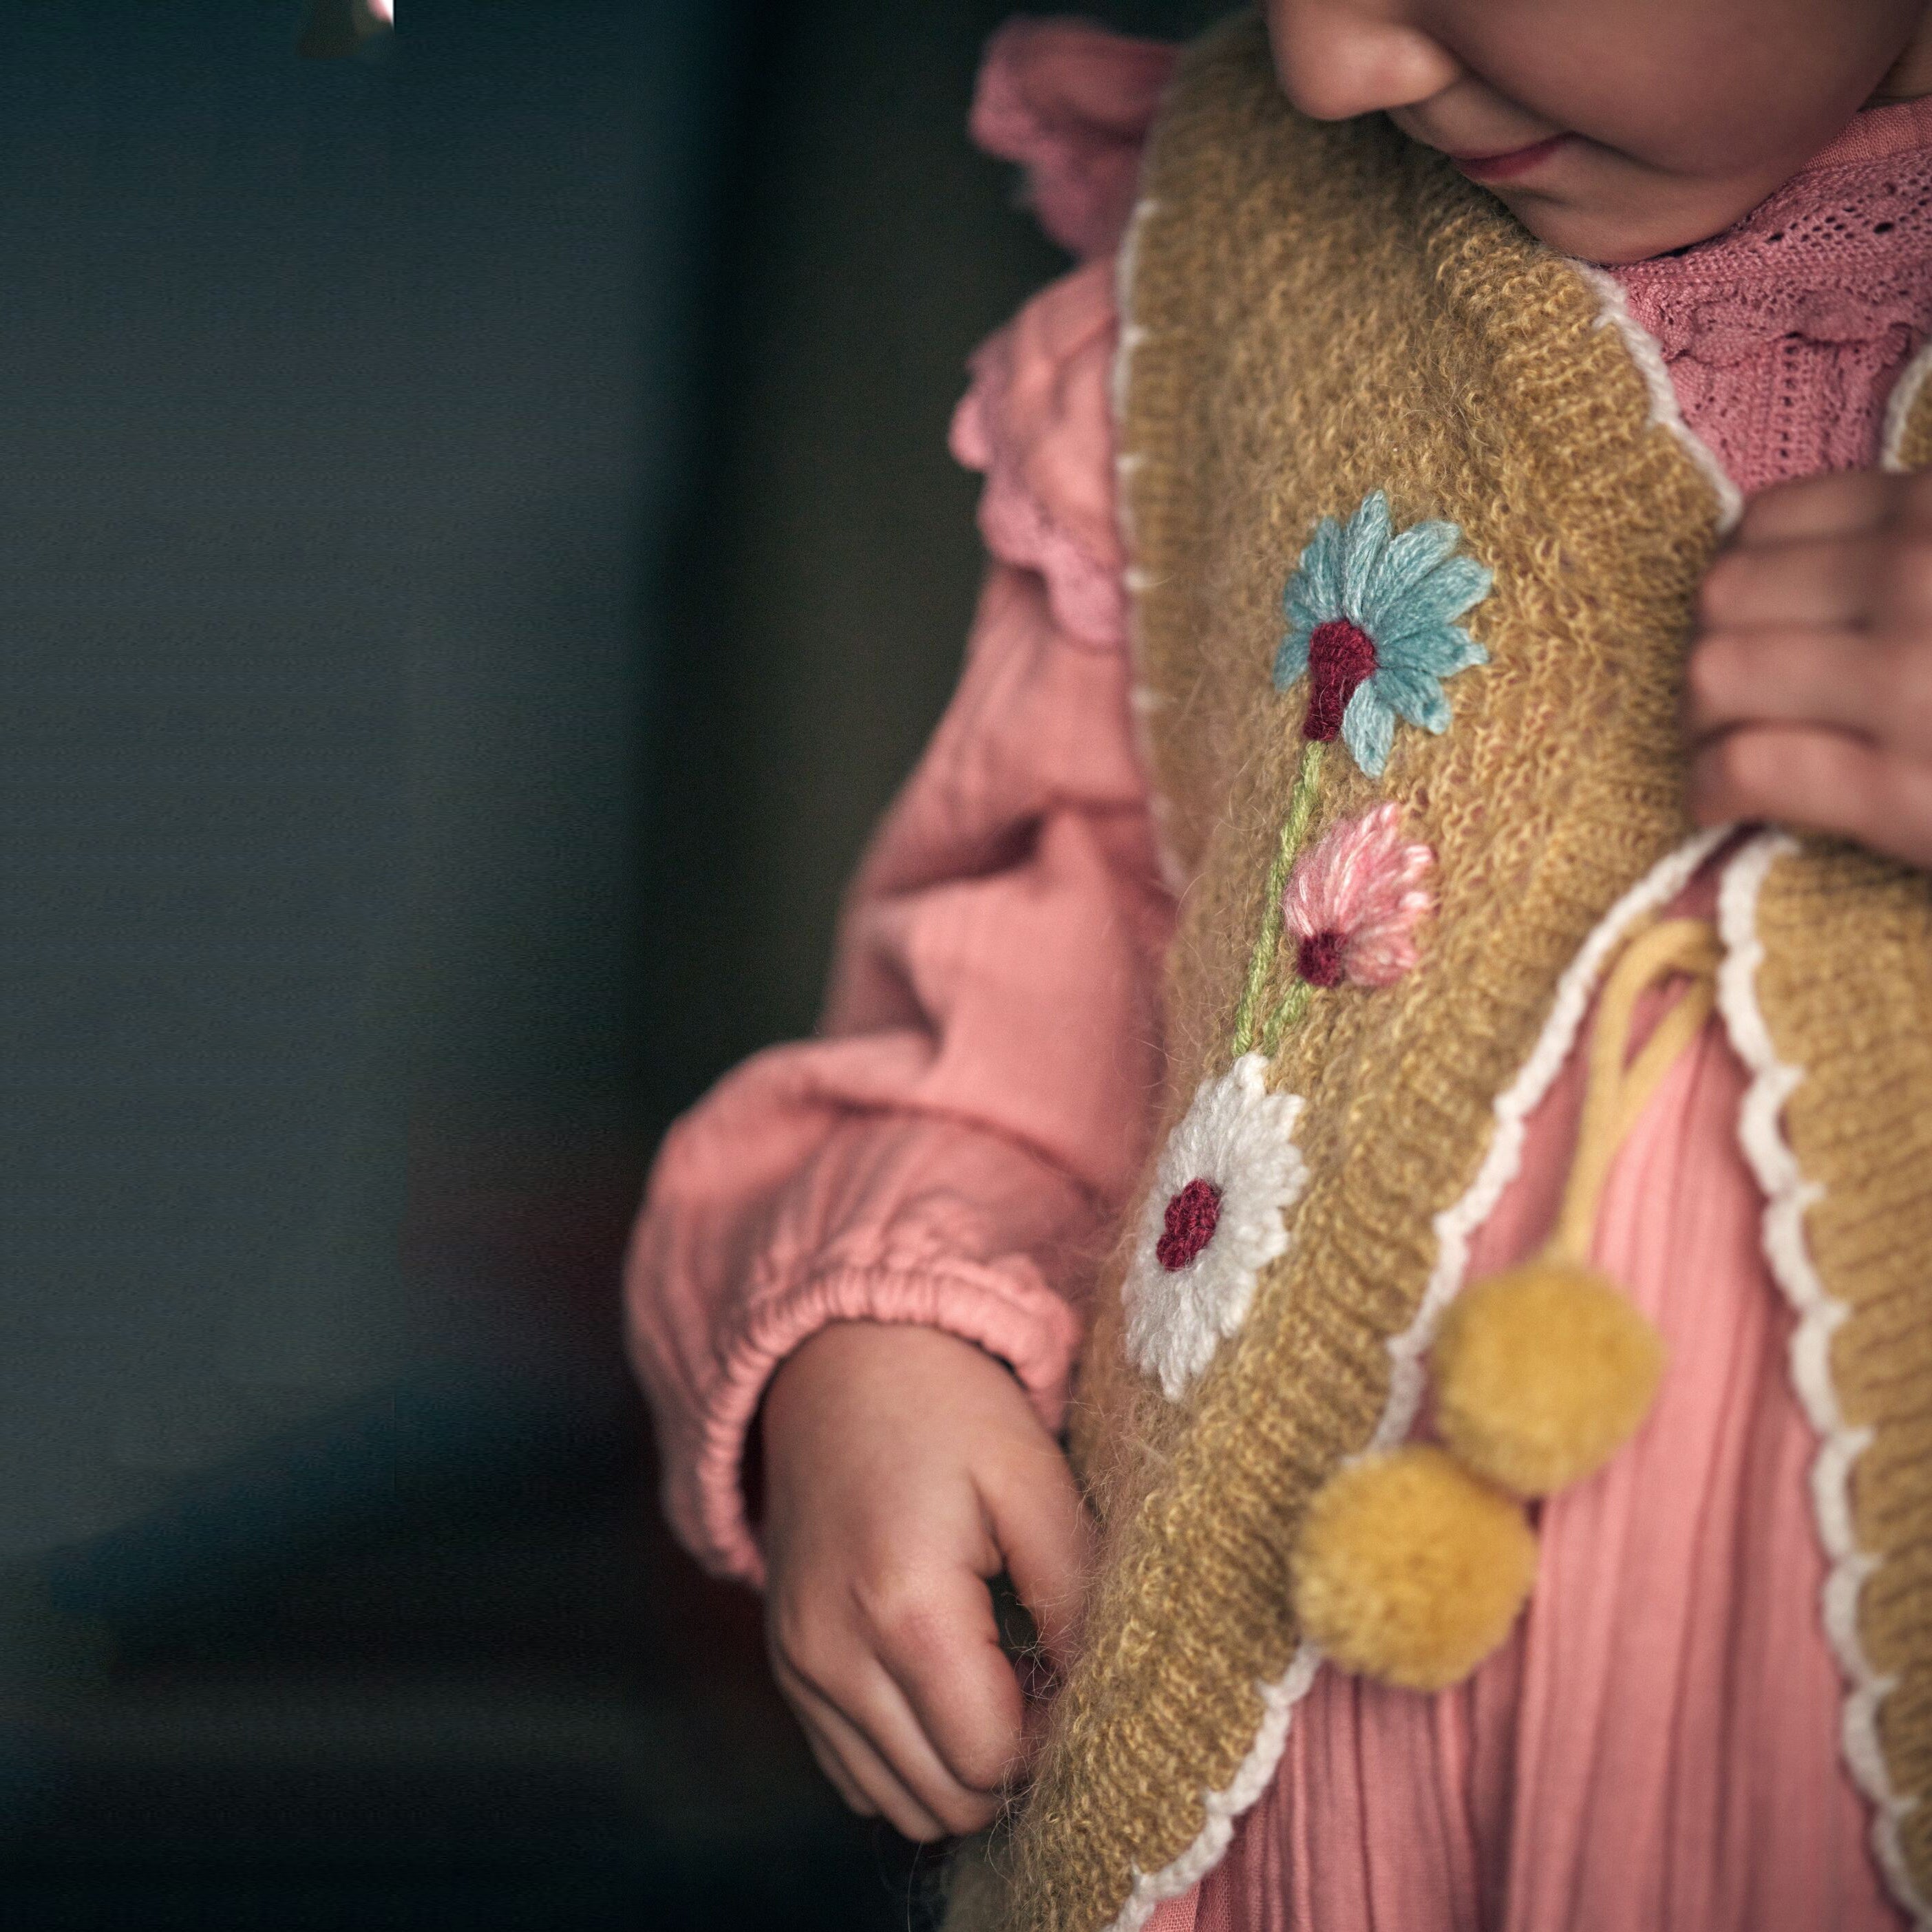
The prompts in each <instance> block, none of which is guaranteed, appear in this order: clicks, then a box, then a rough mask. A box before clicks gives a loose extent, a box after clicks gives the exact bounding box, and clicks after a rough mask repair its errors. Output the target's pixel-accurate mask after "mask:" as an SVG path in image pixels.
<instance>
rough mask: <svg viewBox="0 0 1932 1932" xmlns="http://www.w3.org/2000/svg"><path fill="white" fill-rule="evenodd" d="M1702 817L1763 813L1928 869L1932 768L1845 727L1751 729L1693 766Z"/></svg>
mask: <svg viewBox="0 0 1932 1932" xmlns="http://www.w3.org/2000/svg"><path fill="white" fill-rule="evenodd" d="M1691 809H1692V811H1693V813H1694V815H1695V816H1696V817H1697V819H1698V820H1699V821H1700V823H1703V824H1707V825H1715V824H1721V823H1727V822H1728V821H1730V820H1736V819H1769V820H1772V821H1774V822H1775V823H1778V824H1781V825H1787V826H1792V827H1793V828H1794V829H1799V830H1802V831H1807V832H1828V833H1831V834H1833V835H1836V836H1838V837H1840V838H1852V839H1855V840H1856V841H1858V843H1859V844H1861V845H1867V846H1870V847H1871V848H1872V850H1874V851H1877V852H1882V853H1885V854H1886V855H1887V856H1889V857H1891V858H1894V859H1903V860H1904V861H1905V862H1906V864H1908V865H1932V764H1926V763H1919V762H1918V761H1915V760H1911V759H1908V758H1905V757H1900V755H1899V754H1897V753H1896V752H1894V751H1885V750H1884V749H1882V748H1880V747H1879V746H1877V745H1871V744H1869V743H1867V742H1865V741H1864V740H1863V739H1858V738H1854V737H1852V736H1849V735H1848V734H1846V733H1844V732H1842V731H1826V730H1808V729H1805V728H1803V727H1794V726H1791V725H1758V726H1748V727H1745V729H1743V730H1736V731H1730V732H1727V733H1724V735H1723V736H1721V737H1718V738H1715V739H1712V740H1711V741H1710V742H1709V743H1707V744H1706V745H1704V746H1703V747H1702V748H1700V750H1699V751H1697V754H1696V755H1695V756H1694V757H1693V759H1692V760H1691Z"/></svg>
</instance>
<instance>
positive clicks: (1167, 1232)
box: [1154, 1181, 1221, 1274]
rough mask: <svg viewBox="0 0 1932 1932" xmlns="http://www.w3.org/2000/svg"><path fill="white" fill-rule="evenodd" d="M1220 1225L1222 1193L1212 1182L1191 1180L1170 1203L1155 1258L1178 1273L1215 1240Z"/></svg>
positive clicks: (1171, 1272) (1156, 1246)
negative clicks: (1215, 1233)
mask: <svg viewBox="0 0 1932 1932" xmlns="http://www.w3.org/2000/svg"><path fill="white" fill-rule="evenodd" d="M1220 1223H1221V1190H1220V1189H1219V1188H1218V1187H1216V1186H1215V1185H1214V1183H1213V1182H1212V1181H1190V1182H1189V1183H1188V1184H1187V1186H1186V1187H1184V1188H1183V1189H1182V1190H1181V1192H1180V1193H1178V1194H1177V1195H1175V1196H1174V1198H1173V1199H1172V1200H1171V1201H1169V1202H1168V1204H1167V1217H1166V1225H1165V1226H1164V1227H1163V1229H1162V1232H1161V1237H1160V1240H1159V1241H1157V1242H1156V1243H1155V1244H1154V1259H1155V1260H1156V1261H1157V1262H1160V1265H1161V1266H1162V1267H1163V1268H1166V1270H1167V1271H1168V1273H1169V1274H1178V1273H1179V1272H1180V1271H1181V1269H1183V1268H1185V1267H1187V1265H1188V1263H1189V1262H1191V1261H1193V1259H1194V1258H1195V1256H1197V1255H1198V1254H1199V1253H1200V1252H1201V1250H1202V1249H1203V1248H1205V1247H1206V1246H1207V1245H1208V1243H1209V1242H1210V1241H1212V1240H1213V1239H1214V1230H1215V1229H1217V1227H1219V1226H1220Z"/></svg>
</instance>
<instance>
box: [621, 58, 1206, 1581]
mask: <svg viewBox="0 0 1932 1932" xmlns="http://www.w3.org/2000/svg"><path fill="white" fill-rule="evenodd" d="M1171 59H1172V56H1171V55H1170V54H1169V52H1168V50H1167V49H1150V48H1148V47H1147V46H1145V44H1142V43H1124V42H1121V41H1120V40H1117V39H1115V38H1114V37H1112V36H1110V35H1107V34H1103V33H1100V31H1098V30H1096V29H1093V28H1076V27H1071V26H1063V25H1059V24H1057V23H1024V24H1022V25H1021V26H1018V27H1014V28H1007V29H1006V30H1005V31H1004V32H1003V33H1002V34H1001V35H1000V36H998V37H997V38H996V39H995V41H994V43H993V44H992V47H991V48H990V49H989V56H988V65H987V68H986V71H985V72H984V73H983V75H982V77H981V83H980V93H979V96H978V100H977V104H976V106H975V109H974V129H975V132H976V133H977V134H978V135H979V136H980V138H981V139H983V141H984V142H986V144H987V145H991V146H992V147H993V148H994V149H995V151H997V152H999V153H1001V154H1006V155H1007V156H1009V157H1013V158H1017V159H1020V160H1024V161H1025V162H1027V163H1028V164H1029V165H1030V166H1031V171H1032V179H1033V184H1034V193H1035V196H1036V199H1037V201H1038V202H1039V204H1040V207H1041V208H1042V211H1043V214H1046V217H1047V218H1048V220H1049V225H1050V226H1052V227H1053V228H1054V229H1055V232H1056V233H1059V234H1061V236H1062V239H1068V240H1070V241H1077V242H1078V244H1079V245H1080V246H1082V247H1090V246H1091V247H1105V246H1112V245H1114V244H1115V242H1118V233H1119V229H1120V226H1121V223H1122V222H1124V219H1125V216H1126V213H1127V206H1128V204H1129V201H1130V196H1131V192H1132V168H1133V161H1134V159H1135V158H1136V157H1137V155H1138V151H1139V142H1140V140H1141V138H1142V136H1144V134H1145V129H1146V126H1147V124H1148V120H1149V118H1151V113H1152V111H1153V107H1154V102H1155V99H1156V98H1157V95H1158V92H1159V89H1158V87H1157V86H1152V85H1151V80H1150V77H1151V76H1153V75H1154V74H1155V73H1156V72H1157V71H1158V73H1159V75H1160V79H1162V80H1164V79H1165V77H1166V71H1167V68H1168V66H1169V65H1171ZM1104 210H1115V212H1114V213H1112V214H1103V211H1104ZM1109 223H1111V224H1112V226H1111V232H1109ZM1115 332H1116V323H1115V309H1114V303H1113V296H1112V281H1111V278H1110V276H1109V274H1108V273H1107V272H1106V264H1105V263H1094V264H1092V265H1090V266H1088V267H1087V268H1085V269H1080V270H1078V271H1076V272H1075V273H1074V274H1073V275H1070V276H1069V277H1068V278H1066V279H1065V280H1064V281H1061V282H1060V283H1058V284H1055V286H1054V287H1052V288H1050V289H1049V290H1047V291H1046V293H1044V294H1043V295H1042V296H1039V297H1037V298H1036V299H1035V300H1034V302H1032V303H1031V304H1030V305H1028V308H1026V309H1025V311H1023V312H1022V314H1021V315H1020V316H1019V318H1018V319H1017V320H1016V321H1015V322H1014V323H1013V324H1011V325H1010V326H1009V327H1008V328H1007V329H1005V330H1004V331H1002V332H1001V334H1000V335H998V336H996V337H995V338H994V339H993V340H992V341H991V342H989V344H987V345H986V347H984V348H983V350H980V353H979V354H978V356H977V357H976V358H975V359H974V365H973V370H974V380H973V385H972V388H971V392H970V393H969V395H968V397H967V398H966V400H965V402H964V403H963V404H962V405H961V407H960V410H959V415H958V416H957V418H956V421H955V423H954V428H953V448H954V450H955V452H956V454H957V455H959V458H961V460H962V461H964V462H965V463H968V464H969V465H971V466H974V467H975V468H977V469H982V470H984V471H985V472H986V475H987V483H986V490H985V493H984V495H983V499H982V505H981V512H980V523H981V527H982V529H983V531H984V532H985V535H986V541H987V544H988V546H989V550H991V552H992V567H991V568H990V569H989V573H988V576H987V580H986V586H985V589H984V590H983V593H982V595H981V598H980V606H979V609H978V612H977V615H976V616H975V618H974V623H973V628H972V631H971V638H970V640H969V643H968V650H967V657H966V664H965V671H964V673H963V675H962V679H961V682H960V684H959V689H958V691H956V694H955V696H954V697H953V702H952V703H951V705H950V707H949V709H948V710H947V714H946V715H945V717H944V719H943V720H942V721H941V724H940V726H939V728H938V731H937V733H935V736H934V738H933V739H932V743H931V744H930V745H929V746H928V748H927V749H926V752H925V754H924V755H923V757H922V758H921V760H920V761H919V765H918V767H917V769H916V770H915V771H914V772H913V775H912V777H911V778H910V780H909V781H907V784H906V786H905V788H904V790H903V791H902V793H901V795H900V796H899V798H898V801H897V802H896V803H895V805H894V806H893V808H892V811H891V812H890V813H889V814H888V816H887V817H886V820H885V823H883V826H881V827H880V831H879V832H878V833H877V835H876V837H875V838H874V842H873V844H872V847H871V850H870V852H869V853H868V856H867V857H866V859H865V863H864V865H862V868H861V869H860V871H859V875H858V877H857V878H856V880H854V882H853V886H852V887H851V889H850V893H849V895H848V898H847V904H846V907H845V910H844V916H843V918H842V919H841V929H840V935H839V940H838V950H837V954H836V957H835V961H834V964H833V969H832V983H831V987H830V991H829V995H828V997H827V1001H826V1012H825V1016H824V1019H823V1022H822V1025H821V1028H820V1034H819V1036H818V1037H817V1038H815V1039H814V1040H810V1041H808V1042H802V1043H796V1044H793V1045H789V1046H778V1047H775V1048H772V1049H770V1050H769V1051H768V1052H764V1053H762V1054H760V1055H757V1057H756V1058H754V1059H752V1060H751V1061H748V1062H746V1063H745V1064H744V1065H743V1066H742V1067H739V1068H738V1069H737V1070H736V1071H734V1072H733V1073H730V1074H729V1075H727V1076H726V1077H725V1079H724V1080H722V1081H721V1082H719V1084H718V1086H717V1087H716V1088H714V1089H713V1090H712V1092H711V1093H710V1094H709V1095H708V1096H707V1097H706V1098H705V1099H704V1100H702V1101H700V1103H698V1105H697V1106H696V1107H694V1109H692V1110H691V1112H689V1113H688V1114H687V1115H685V1117H684V1118H682V1120H681V1121H679V1122H678V1123H677V1124H676V1126H675V1127H673V1129H672V1130H671V1132H670V1135H669V1136H667V1139H666V1140H665V1142H664V1146H663V1148H662V1149H661V1151H660V1153H659V1154H658V1159H657V1161H656V1163H655V1166H654V1168H653V1169H652V1175H651V1178H650V1181H649V1185H648V1187H647V1190H646V1196H645V1204H644V1210H643V1214H642V1216H641V1217H640V1220H639V1222H638V1223H637V1228H636V1229H635V1231H634V1235H633V1237H632V1240H631V1252H630V1256H629V1259H628V1263H627V1266H626V1281H625V1288H626V1306H627V1310H628V1322H629V1330H630V1336H631V1349H632V1355H633V1358H634V1361H635V1362H636V1364H637V1368H638V1371H639V1373H640V1376H641V1377H642V1379H643V1382H644V1385H645V1388H646V1393H647V1394H649V1397H650V1399H651V1403H652V1409H653V1412H654V1414H655V1419H656V1422H657V1427H658V1441H659V1447H660V1449H661V1454H662V1456H663V1458H664V1470H665V1474H664V1484H665V1499H666V1505H667V1509H668V1511H669V1514H670V1518H671V1520H672V1523H673V1526H674V1527H675V1528H676V1530H677V1532H678V1533H679V1535H680V1536H681V1537H682V1538H683V1540H684V1541H685V1542H686V1543H687V1544H688V1545H689V1546H690V1547H691V1549H692V1550H693V1551H694V1553H696V1554H697V1556H698V1557H699V1558H700V1560H702V1561H703V1562H705V1563H706V1565H709V1567H711V1568H713V1569H715V1570H718V1571H722V1572H725V1573H727V1574H735V1575H738V1576H741V1577H745V1578H746V1579H748V1580H751V1581H754V1582H756V1581H757V1580H760V1576H761V1565H760V1559H759V1556H758V1551H757V1542H756V1538H755V1536H754V1531H753V1528H752V1526H751V1522H750V1520H749V1519H748V1514H747V1509H746V1504H745V1494H744V1488H743V1482H742V1470H743V1464H744V1459H745V1443H746V1438H747V1434H748V1430H750V1428H751V1424H752V1422H753V1420H754V1418H755V1416H756V1414H757V1408H758V1405H759V1403H760V1400H761V1398H762V1397H763V1392H764V1389H765V1386H766V1383H767V1382H769V1379H770V1377H771V1375H772V1372H773V1371H774V1370H775V1368H776V1367H777V1366H778V1364H779V1363H780V1362H781V1361H783V1360H784V1357H785V1356H786V1355H787V1354H789V1353H790V1352H791V1351H792V1350H793V1349H796V1347H797V1346H799V1343H802V1341H804V1340H805V1339H806V1338H807V1337H809V1336H810V1335H811V1334H814V1333H815V1332H816V1331H817V1330H818V1329H819V1328H822V1327H823V1326H824V1325H826V1324H827V1323H828V1322H834V1321H838V1320H841V1319H868V1320H873V1321H885V1322H926V1323H931V1324H932V1325H935V1326H938V1327H940V1328H944V1329H947V1330H948V1331H950V1332H951V1333H953V1334H957V1335H960V1336H962V1337H965V1338H966V1339H968V1340H971V1341H973V1342H974V1343H977V1344H979V1345H980V1346H982V1347H983V1348H985V1349H988V1350H989V1351H990V1352H992V1353H993V1354H995V1355H998V1356H999V1357H1001V1358H1002V1359H1003V1360H1004V1361H1006V1362H1007V1363H1008V1364H1010V1366H1011V1367H1012V1368H1013V1370H1014V1372H1015V1373H1016V1374H1017V1375H1018V1376H1019V1378H1020V1379H1021V1381H1022V1382H1023V1383H1024V1384H1025V1386H1026V1388H1028V1391H1030V1393H1031V1394H1032V1396H1033V1397H1034V1401H1035V1403H1036V1404H1037V1406H1038V1408H1039V1409H1040V1414H1041V1415H1042V1416H1043V1418H1044V1419H1045V1420H1046V1421H1047V1423H1048V1424H1049V1426H1050V1427H1058V1424H1059V1421H1060V1419H1061V1411H1062V1409H1063V1407H1064V1403H1065V1400H1066V1397H1067V1382H1068V1378H1069V1375H1070V1370H1071V1367H1072V1364H1073V1358H1074V1355H1075V1353H1076V1349H1077V1348H1078V1346H1079V1338H1080V1334H1081V1331H1082V1305H1083V1301H1084V1298H1085V1291H1086V1287H1087V1284H1088V1280H1089V1279H1090V1277H1091V1272H1092V1270H1093V1268H1094V1263H1095V1260H1096V1259H1097V1257H1096V1254H1095V1246H1096V1243H1097V1240H1098V1238H1100V1236H1101V1235H1102V1234H1103V1231H1104V1229H1105V1227H1106V1223H1107V1222H1108V1220H1109V1217H1111V1215H1112V1213H1113V1212H1114V1211H1115V1210H1116V1209H1117V1208H1118V1205H1120V1203H1121V1201H1122V1199H1123V1197H1124V1195H1125V1193H1126V1192H1127V1190H1128V1188H1129V1187H1130V1186H1131V1185H1132V1184H1133V1179H1134V1177H1135V1175H1136V1172H1137V1171H1138V1169H1139V1165H1140V1163H1141V1161H1142V1158H1143V1155H1144V1151H1145V1140H1146V1136H1147V1133H1148V1127H1149V1114H1150V1109H1151V1099H1152V1096H1153V1093H1154V1087H1155V1085H1156V1082H1157V1079H1158V1077H1159V1063H1158V1046H1157V1002H1156V988H1157V979H1158V974H1159V964H1160V959H1161V956H1162V954H1163V951H1164V950H1165V947H1166V942H1167V940H1168V938H1169V935H1170V933H1171V931H1172V903H1171V901H1169V898H1168V896H1167V895H1166V892H1165V891H1164V890H1163V888H1162V886H1160V883H1159V877H1158V871H1157V862H1156V859H1155V857H1154V845H1153V837H1152V832H1151V825H1150V821H1149V815H1148V796H1147V788H1146V784H1145V780H1144V778H1143V777H1142V772H1141V770H1140V767H1139V763H1138V761H1137V760H1136V756H1135V753H1134V750H1133V731H1132V726H1131V721H1130V715H1129V684H1130V674H1129V667H1128V663H1127V653H1126V650H1125V648H1124V615H1125V613H1124V604H1123V602H1122V598H1121V587H1120V580H1121V570H1122V566H1123V558H1122V556H1121V550H1120V545H1119V539H1118V535H1117V534H1116V532H1115V523H1114V514H1113V487H1112V476H1113V464H1112V423H1111V420H1110V418H1109V412H1108V398H1107V371H1108V368H1109V365H1110V363H1111V360H1112V353H1113V344H1114V341H1115Z"/></svg>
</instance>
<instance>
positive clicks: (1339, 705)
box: [1301, 617, 1376, 745]
mask: <svg viewBox="0 0 1932 1932" xmlns="http://www.w3.org/2000/svg"><path fill="white" fill-rule="evenodd" d="M1375 667H1376V640H1375V639H1374V638H1373V637H1370V635H1369V634H1368V632H1367V631H1365V630H1364V629H1363V628H1362V627H1361V625H1359V624H1352V623H1350V622H1349V620H1348V619H1347V618H1346V617H1331V618H1330V619H1329V620H1328V622H1327V623H1325V624H1317V625H1316V627H1315V628H1314V630H1313V632H1312V633H1311V634H1310V637H1309V640H1308V715H1307V718H1305V719H1304V721H1303V723H1302V727H1301V735H1302V736H1304V738H1312V739H1314V740H1315V741H1316V742H1317V743H1318V744H1323V745H1326V744H1331V743H1332V742H1334V740H1335V739H1337V738H1339V737H1340V736H1341V735H1342V714H1343V712H1345V711H1346V710H1347V709H1348V708H1349V699H1350V698H1352V697H1354V696H1355V691H1356V689H1357V688H1358V686H1359V685H1361V683H1362V682H1363V680H1364V679H1366V678H1367V677H1368V676H1370V675H1371V674H1372V673H1373V671H1374V670H1375Z"/></svg>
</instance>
